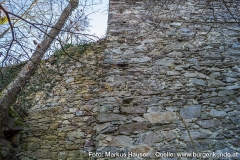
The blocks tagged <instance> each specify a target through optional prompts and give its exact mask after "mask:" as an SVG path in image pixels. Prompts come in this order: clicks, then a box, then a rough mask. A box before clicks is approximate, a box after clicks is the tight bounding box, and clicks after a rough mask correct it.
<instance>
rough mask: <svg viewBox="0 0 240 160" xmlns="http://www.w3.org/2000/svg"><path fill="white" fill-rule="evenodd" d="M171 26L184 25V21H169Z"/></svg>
mask: <svg viewBox="0 0 240 160" xmlns="http://www.w3.org/2000/svg"><path fill="white" fill-rule="evenodd" d="M169 25H170V26H181V25H182V22H172V23H169Z"/></svg>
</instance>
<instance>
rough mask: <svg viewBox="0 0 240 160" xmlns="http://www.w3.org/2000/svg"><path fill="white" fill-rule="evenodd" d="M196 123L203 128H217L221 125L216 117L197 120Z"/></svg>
mask: <svg viewBox="0 0 240 160" xmlns="http://www.w3.org/2000/svg"><path fill="white" fill-rule="evenodd" d="M197 124H198V125H200V126H201V127H203V128H218V127H221V124H222V122H221V121H220V120H218V119H210V120H201V121H197Z"/></svg>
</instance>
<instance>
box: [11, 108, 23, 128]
mask: <svg viewBox="0 0 240 160" xmlns="http://www.w3.org/2000/svg"><path fill="white" fill-rule="evenodd" d="M8 115H9V116H10V117H12V118H15V122H14V124H15V126H23V125H24V123H23V120H22V118H21V117H20V116H19V115H18V113H17V112H16V111H15V110H14V109H13V107H12V106H11V107H10V108H9V110H8Z"/></svg>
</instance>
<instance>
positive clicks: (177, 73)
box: [167, 71, 181, 76]
mask: <svg viewBox="0 0 240 160" xmlns="http://www.w3.org/2000/svg"><path fill="white" fill-rule="evenodd" d="M180 74H181V73H180V72H178V71H167V75H168V76H177V75H180Z"/></svg>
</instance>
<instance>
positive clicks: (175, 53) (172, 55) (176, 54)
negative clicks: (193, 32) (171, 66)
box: [167, 51, 182, 57]
mask: <svg viewBox="0 0 240 160" xmlns="http://www.w3.org/2000/svg"><path fill="white" fill-rule="evenodd" d="M167 56H168V57H182V52H175V51H174V52H171V53H168V54H167Z"/></svg>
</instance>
